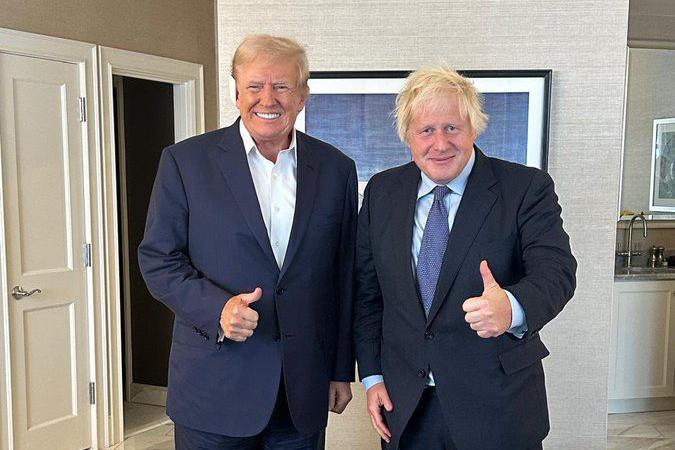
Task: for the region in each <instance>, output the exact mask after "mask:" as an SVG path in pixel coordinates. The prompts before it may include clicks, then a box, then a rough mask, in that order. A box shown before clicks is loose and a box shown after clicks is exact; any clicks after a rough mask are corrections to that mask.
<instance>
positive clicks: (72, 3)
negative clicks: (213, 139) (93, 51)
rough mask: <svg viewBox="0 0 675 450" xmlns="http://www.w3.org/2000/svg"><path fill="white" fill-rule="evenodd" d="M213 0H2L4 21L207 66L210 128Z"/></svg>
mask: <svg viewBox="0 0 675 450" xmlns="http://www.w3.org/2000/svg"><path fill="white" fill-rule="evenodd" d="M214 9H215V7H214V2H213V1H212V0H194V1H184V0H140V1H139V0H114V1H111V0H86V1H82V0H58V1H45V0H0V27H2V28H10V29H13V30H21V31H28V32H31V33H38V34H45V35H48V36H56V37H61V38H66V39H73V40H76V41H83V42H89V43H92V44H98V45H104V46H107V47H114V48H119V49H124V50H131V51H136V52H141V53H147V54H150V55H158V56H164V57H168V58H174V59H179V60H183V61H189V62H194V63H198V64H202V65H203V66H204V113H205V117H204V118H205V127H206V129H207V130H211V129H214V128H216V126H217V114H218V113H217V109H218V106H217V93H216V87H217V84H216V83H217V81H216V53H215V20H214V15H215V13H214Z"/></svg>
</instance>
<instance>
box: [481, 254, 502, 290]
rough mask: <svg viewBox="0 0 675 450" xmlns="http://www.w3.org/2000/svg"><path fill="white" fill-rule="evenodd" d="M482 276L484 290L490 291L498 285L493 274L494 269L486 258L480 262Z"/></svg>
mask: <svg viewBox="0 0 675 450" xmlns="http://www.w3.org/2000/svg"><path fill="white" fill-rule="evenodd" d="M480 276H481V278H483V292H486V291H489V290H490V289H492V288H493V287H494V286H496V285H498V284H497V282H496V281H495V277H493V276H492V271H491V270H490V267H489V266H488V262H487V261H486V260H483V261H481V262H480Z"/></svg>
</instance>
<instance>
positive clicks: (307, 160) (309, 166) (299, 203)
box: [279, 132, 319, 279]
mask: <svg viewBox="0 0 675 450" xmlns="http://www.w3.org/2000/svg"><path fill="white" fill-rule="evenodd" d="M296 136H297V142H296V145H297V146H298V148H297V158H298V164H297V168H298V173H297V177H298V182H297V187H296V190H295V192H296V194H295V212H294V213H293V226H292V228H291V235H290V237H289V240H288V247H287V248H286V256H285V257H284V264H283V267H282V268H281V274H280V276H279V279H281V278H282V277H283V276H284V274H285V273H286V271H287V270H288V267H289V266H290V264H291V263H292V261H293V257H294V256H295V254H296V253H297V251H298V248H299V247H300V242H302V238H303V236H304V234H305V231H306V230H307V224H308V223H309V218H310V216H311V214H312V210H313V209H314V208H313V206H314V198H315V196H316V190H317V182H318V179H319V159H318V156H317V154H316V152H315V150H314V149H312V148H311V147H310V146H308V145H307V142H306V141H305V136H304V135H303V134H302V133H301V132H297V134H296Z"/></svg>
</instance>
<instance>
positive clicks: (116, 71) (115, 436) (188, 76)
mask: <svg viewBox="0 0 675 450" xmlns="http://www.w3.org/2000/svg"><path fill="white" fill-rule="evenodd" d="M98 54H99V61H100V80H101V81H100V82H101V118H102V123H103V125H102V127H101V128H102V142H103V152H102V153H103V158H102V171H103V175H104V183H103V210H104V211H103V223H104V229H105V237H106V239H105V245H106V248H105V261H104V263H103V266H104V267H105V273H106V276H105V280H106V283H105V290H106V296H105V299H106V302H105V303H106V304H105V311H106V317H107V321H106V322H105V323H103V324H102V323H99V322H97V324H96V325H97V326H101V327H102V328H101V329H100V330H99V331H100V332H101V335H105V336H106V339H105V341H101V342H97V346H98V345H100V347H99V348H98V350H99V351H100V354H101V355H105V358H104V359H105V361H103V362H104V363H105V371H103V372H102V373H104V374H105V377H103V379H102V380H101V383H97V389H98V390H99V391H100V392H99V394H100V396H101V398H103V397H105V399H106V401H105V402H104V403H105V404H106V411H105V414H102V415H100V416H99V419H98V420H99V427H100V428H99V429H100V430H101V431H103V430H105V433H104V436H101V435H100V437H101V439H102V442H105V445H107V446H111V445H115V444H117V443H119V442H121V441H122V440H123V439H124V419H123V416H124V400H123V386H124V384H125V380H124V377H123V375H122V357H123V355H124V352H123V348H122V342H121V339H122V333H125V332H127V331H125V330H124V329H123V327H122V324H121V312H120V303H121V302H122V301H124V302H125V311H127V312H128V311H129V296H128V292H127V293H124V292H120V289H119V287H120V277H125V278H126V280H125V283H124V286H125V289H128V286H129V283H128V273H123V272H122V270H121V265H120V260H119V256H118V254H119V252H118V249H119V245H120V241H121V239H124V236H120V235H119V233H118V230H119V228H118V226H119V223H118V220H117V207H118V202H119V203H121V204H124V203H123V202H125V200H126V199H124V198H123V197H122V196H123V194H124V192H118V191H117V186H116V180H117V176H118V171H123V167H118V165H117V161H116V159H115V134H114V133H115V127H114V118H115V111H114V105H113V75H121V76H126V77H133V78H141V79H145V80H153V81H160V82H164V83H171V84H173V85H174V92H173V93H174V130H175V136H176V142H179V141H181V140H183V139H186V138H188V137H190V136H194V135H196V134H200V133H203V132H204V69H203V66H202V65H201V64H195V63H189V62H185V61H179V60H175V59H170V58H163V57H159V56H153V55H146V54H143V53H137V52H131V51H127V50H119V49H115V48H110V47H103V46H100V47H99V51H98ZM120 166H123V164H120ZM122 175H124V174H123V173H122ZM121 181H122V184H123V183H124V180H121ZM125 255H126V256H125ZM127 257H128V255H127V254H126V251H124V252H123V258H125V259H126V258H127ZM127 266H128V265H127V264H125V267H127ZM97 335H98V333H97ZM127 337H129V336H127ZM127 341H128V340H127ZM99 362H100V361H99ZM127 364H131V362H130V361H127ZM127 370H131V366H130V365H128V366H127Z"/></svg>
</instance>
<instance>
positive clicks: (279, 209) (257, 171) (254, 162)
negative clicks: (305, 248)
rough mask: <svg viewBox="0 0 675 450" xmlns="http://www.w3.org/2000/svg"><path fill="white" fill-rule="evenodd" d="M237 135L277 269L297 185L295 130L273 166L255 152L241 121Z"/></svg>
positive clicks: (292, 210)
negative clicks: (289, 143)
mask: <svg viewBox="0 0 675 450" xmlns="http://www.w3.org/2000/svg"><path fill="white" fill-rule="evenodd" d="M239 133H240V134H241V140H242V141H243V142H244V149H245V150H246V159H247V160H248V167H249V169H250V170H251V177H252V178H253V185H254V186H255V193H256V194H257V196H258V203H259V204H260V212H261V213H262V216H263V221H264V222H265V228H267V236H269V238H270V244H271V245H272V251H273V252H274V257H275V259H276V260H277V265H278V266H279V269H281V267H282V266H283V265H284V258H285V257H286V249H287V248H288V240H289V238H290V236H291V227H292V226H293V215H294V214H295V191H296V188H297V185H298V177H297V166H298V164H297V149H296V147H297V146H296V138H295V130H293V137H292V138H291V146H290V147H289V148H287V149H286V150H281V151H280V152H279V154H278V155H277V162H276V163H273V162H272V161H270V160H269V159H267V158H265V157H264V156H263V155H262V153H260V151H258V147H257V146H256V145H255V142H254V141H253V138H252V137H251V134H250V133H249V132H248V130H247V129H246V127H245V126H244V122H241V121H240V122H239Z"/></svg>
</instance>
